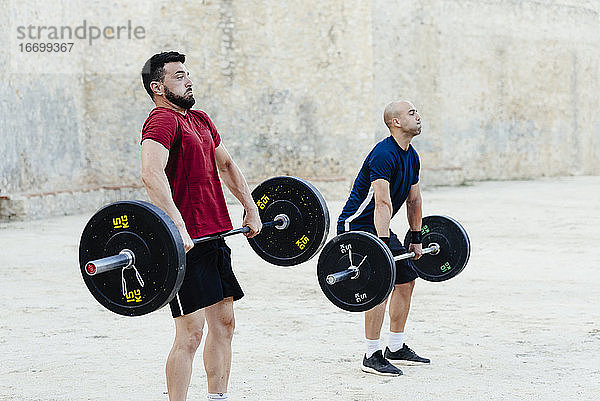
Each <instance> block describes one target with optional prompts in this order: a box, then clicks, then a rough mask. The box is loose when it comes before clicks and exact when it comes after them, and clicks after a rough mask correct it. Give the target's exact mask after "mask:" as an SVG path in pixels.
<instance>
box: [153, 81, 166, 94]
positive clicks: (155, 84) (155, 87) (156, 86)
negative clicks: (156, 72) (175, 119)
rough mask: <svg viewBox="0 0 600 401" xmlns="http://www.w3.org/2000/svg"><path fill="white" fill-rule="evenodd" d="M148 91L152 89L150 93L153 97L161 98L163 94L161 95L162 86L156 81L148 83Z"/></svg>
mask: <svg viewBox="0 0 600 401" xmlns="http://www.w3.org/2000/svg"><path fill="white" fill-rule="evenodd" d="M150 89H152V92H153V93H154V94H155V95H158V96H162V95H163V94H164V93H163V84H162V83H161V82H158V81H152V82H150Z"/></svg>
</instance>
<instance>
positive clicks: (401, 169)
mask: <svg viewBox="0 0 600 401" xmlns="http://www.w3.org/2000/svg"><path fill="white" fill-rule="evenodd" d="M420 165H421V164H420V162H419V155H418V154H417V151H416V150H415V149H414V148H413V147H412V145H409V146H408V150H404V149H402V148H401V147H400V145H398V143H397V142H396V140H395V139H394V138H393V137H392V136H388V137H387V138H385V139H384V140H382V141H381V142H379V143H378V144H377V145H375V147H374V148H373V150H372V151H371V153H369V155H368V156H367V158H366V159H365V161H364V163H363V165H362V167H361V169H360V171H359V172H358V176H357V177H356V179H355V180H354V185H353V186H352V191H351V192H350V196H349V197H348V201H347V202H346V205H345V206H344V209H343V210H342V214H340V217H339V218H338V227H337V229H338V231H355V230H365V228H366V229H370V230H369V231H371V230H375V224H374V223H373V212H374V211H375V197H374V196H373V195H374V192H373V187H372V186H371V183H372V182H373V181H375V180H377V179H379V178H382V179H384V180H386V181H388V182H389V183H390V196H391V198H392V217H394V215H395V214H396V212H398V210H399V209H400V207H401V206H402V204H403V203H404V202H405V201H406V198H407V197H408V193H409V191H410V187H411V186H412V185H414V184H416V183H418V182H419V169H420Z"/></svg>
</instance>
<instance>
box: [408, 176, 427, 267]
mask: <svg viewBox="0 0 600 401" xmlns="http://www.w3.org/2000/svg"><path fill="white" fill-rule="evenodd" d="M422 203H423V201H422V199H421V189H420V187H419V183H416V184H414V185H412V186H411V187H410V191H409V192H408V198H407V199H406V217H407V218H408V225H409V226H410V230H411V231H421V220H422V218H423V209H422ZM408 251H409V252H414V253H415V259H419V258H420V257H421V244H410V246H409V247H408Z"/></svg>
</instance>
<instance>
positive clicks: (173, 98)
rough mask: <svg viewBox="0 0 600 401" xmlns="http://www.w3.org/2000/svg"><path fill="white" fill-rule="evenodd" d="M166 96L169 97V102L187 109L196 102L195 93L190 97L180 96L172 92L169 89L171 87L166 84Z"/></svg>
mask: <svg viewBox="0 0 600 401" xmlns="http://www.w3.org/2000/svg"><path fill="white" fill-rule="evenodd" d="M165 97H166V98H167V100H168V101H169V102H171V103H173V104H174V105H176V106H179V107H181V108H182V109H185V110H189V109H191V108H192V106H193V105H194V103H196V99H194V96H193V95H192V96H190V97H183V96H178V95H176V94H174V93H173V92H171V91H170V90H169V88H167V87H166V86H165Z"/></svg>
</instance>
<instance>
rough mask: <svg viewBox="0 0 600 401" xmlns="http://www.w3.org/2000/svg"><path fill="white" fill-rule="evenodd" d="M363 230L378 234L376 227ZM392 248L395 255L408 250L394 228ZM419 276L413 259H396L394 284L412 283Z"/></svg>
mask: <svg viewBox="0 0 600 401" xmlns="http://www.w3.org/2000/svg"><path fill="white" fill-rule="evenodd" d="M362 231H368V232H370V233H371V234H375V235H377V232H376V231H375V229H372V230H371V229H363V230H362ZM341 233H342V232H341V231H339V230H338V234H341ZM390 250H391V251H392V255H394V256H397V255H401V254H403V253H407V252H408V251H407V250H406V248H405V247H404V245H402V242H400V240H399V239H398V236H397V235H396V234H394V233H393V232H392V230H390ZM417 277H419V276H418V275H417V271H416V268H415V267H414V264H413V262H412V260H410V259H404V260H397V261H396V281H395V283H394V284H405V283H410V282H411V281H413V280H414V279H416V278H417Z"/></svg>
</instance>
